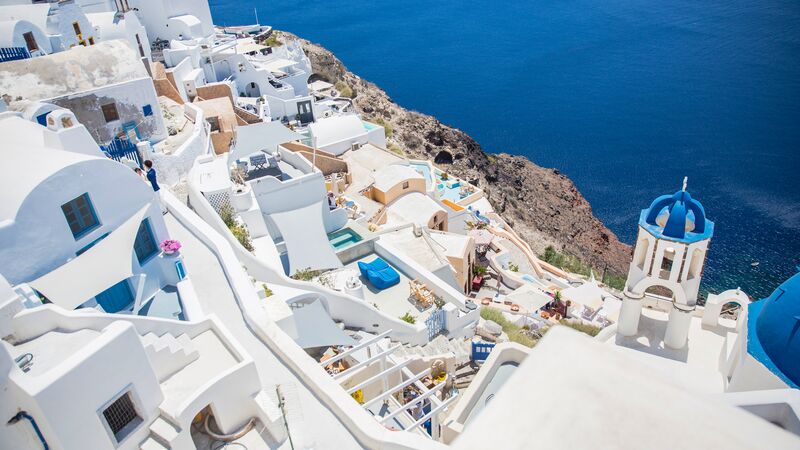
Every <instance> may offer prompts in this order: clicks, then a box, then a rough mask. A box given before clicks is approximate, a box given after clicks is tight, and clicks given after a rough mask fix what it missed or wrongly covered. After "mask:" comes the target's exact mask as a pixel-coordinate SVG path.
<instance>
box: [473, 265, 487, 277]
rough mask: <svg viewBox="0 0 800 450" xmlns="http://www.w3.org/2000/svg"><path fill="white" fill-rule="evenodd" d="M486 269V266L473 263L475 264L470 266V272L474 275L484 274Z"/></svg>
mask: <svg viewBox="0 0 800 450" xmlns="http://www.w3.org/2000/svg"><path fill="white" fill-rule="evenodd" d="M486 270H487V269H486V266H483V265H480V264H475V266H474V267H473V268H472V273H473V274H474V275H478V276H483V275H486Z"/></svg>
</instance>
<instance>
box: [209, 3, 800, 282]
mask: <svg viewBox="0 0 800 450" xmlns="http://www.w3.org/2000/svg"><path fill="white" fill-rule="evenodd" d="M301 5H302V6H301ZM211 7H212V13H213V15H214V19H215V21H216V22H217V23H218V24H227V25H233V24H243V23H252V22H254V21H255V19H254V15H253V8H254V7H257V8H258V13H259V17H260V19H261V22H262V23H265V24H270V25H273V26H274V27H276V28H278V29H284V30H289V31H292V32H295V33H297V34H299V35H301V36H302V37H305V38H307V39H310V40H312V41H315V42H319V43H321V44H323V45H324V46H325V47H327V48H328V49H330V50H332V51H333V52H334V53H335V54H336V55H337V56H338V57H339V58H340V59H341V60H342V61H343V62H344V63H345V64H346V65H347V67H348V68H349V69H350V70H352V71H353V72H355V73H357V74H359V75H360V76H362V77H364V78H366V79H368V80H370V81H373V82H375V83H376V84H378V85H379V86H381V87H382V88H384V89H385V90H386V91H387V92H388V93H389V95H390V96H391V97H392V98H393V99H394V100H395V101H397V102H398V103H399V104H401V105H403V106H405V107H407V108H410V109H415V110H418V111H421V112H425V113H428V114H432V115H434V116H436V117H437V118H439V119H440V120H442V121H443V122H445V123H448V124H451V125H453V126H456V127H458V128H461V129H463V130H464V131H466V132H468V133H469V134H470V135H472V136H473V137H474V138H475V139H476V140H477V141H478V142H479V143H480V144H481V145H482V146H483V147H484V149H485V150H487V151H489V152H509V153H515V154H522V155H526V156H528V157H529V158H530V159H532V160H533V161H535V162H536V163H538V164H540V165H543V166H546V167H556V168H558V169H560V170H561V171H562V172H564V173H565V174H567V175H568V176H569V177H570V178H572V180H574V181H575V183H576V184H577V186H578V188H579V189H580V190H581V192H583V194H584V195H585V196H586V197H587V198H588V200H589V201H590V202H591V204H592V206H593V208H594V212H595V214H596V215H597V216H598V217H599V218H600V219H602V220H603V221H604V222H605V223H606V224H607V225H608V226H609V227H610V228H611V229H612V230H613V231H614V232H616V233H617V235H618V236H619V237H620V239H622V240H623V241H625V242H629V243H630V242H633V241H634V239H635V235H636V220H637V218H638V213H639V210H640V209H642V208H645V207H647V206H648V205H649V203H650V201H651V200H652V199H653V198H655V197H656V196H658V195H661V194H665V193H672V192H674V191H676V190H678V189H679V188H680V184H681V180H682V178H683V176H684V175H687V176H688V177H689V191H690V192H691V193H692V194H693V195H694V196H695V197H696V198H698V199H699V200H701V201H702V202H703V204H704V206H705V208H706V211H707V213H708V215H709V217H710V218H711V219H712V220H714V221H715V222H716V234H715V238H714V240H713V242H712V246H711V251H710V255H709V261H708V264H707V267H706V270H705V278H704V289H708V290H712V291H717V290H720V289H722V288H731V287H736V286H741V287H742V288H743V289H745V290H746V291H747V292H748V293H749V294H751V295H753V296H755V297H756V298H758V297H761V296H764V295H766V294H768V293H769V292H771V291H772V289H774V287H775V286H776V285H777V284H779V283H780V282H781V281H782V280H784V279H785V278H788V277H789V276H790V275H792V274H793V273H795V266H796V265H797V264H798V263H800V238H798V232H800V174H799V172H800V2H798V1H797V0H785V1H775V0H690V1H689V0H648V1H643V0H638V1H637V0H627V1H620V0H541V1H525V0H521V1H518V2H502V3H499V2H487V1H480V2H473V1H463V0H462V1H457V0H440V1H438V2H423V1H419V0H406V1H403V2H394V1H385V0H380V1H373V2H355V1H348V2H344V1H339V2H323V1H316V0H309V1H307V2H304V3H297V2H282V3H279V2H258V1H254V0H236V1H233V0H211ZM752 261H759V262H760V266H758V267H757V268H755V269H754V268H751V267H750V263H751V262H752Z"/></svg>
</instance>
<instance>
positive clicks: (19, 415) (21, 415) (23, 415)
mask: <svg viewBox="0 0 800 450" xmlns="http://www.w3.org/2000/svg"><path fill="white" fill-rule="evenodd" d="M22 419H26V420H27V421H28V422H30V423H31V426H32V427H33V431H35V432H36V436H38V437H39V441H41V443H42V447H43V448H44V450H50V446H49V445H47V441H46V440H45V438H44V435H43V434H42V430H40V429H39V425H37V424H36V419H34V418H33V417H31V415H30V414H28V412H27V411H20V412H18V413H17V414H15V415H14V417H12V418H11V419H10V420H9V421H8V422H7V423H8V425H14V424H15V423H17V422H19V421H20V420H22Z"/></svg>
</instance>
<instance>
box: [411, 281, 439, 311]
mask: <svg viewBox="0 0 800 450" xmlns="http://www.w3.org/2000/svg"><path fill="white" fill-rule="evenodd" d="M409 285H410V286H411V293H412V294H413V295H414V298H416V299H417V301H418V302H420V303H422V304H423V305H425V306H430V305H433V304H434V300H435V296H434V295H433V292H431V290H430V289H428V287H427V286H425V285H424V284H423V283H421V282H419V281H417V280H414V281H411V282H409Z"/></svg>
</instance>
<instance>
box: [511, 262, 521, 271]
mask: <svg viewBox="0 0 800 450" xmlns="http://www.w3.org/2000/svg"><path fill="white" fill-rule="evenodd" d="M508 270H510V271H512V272H519V265H518V264H514V263H513V262H511V261H509V262H508Z"/></svg>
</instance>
